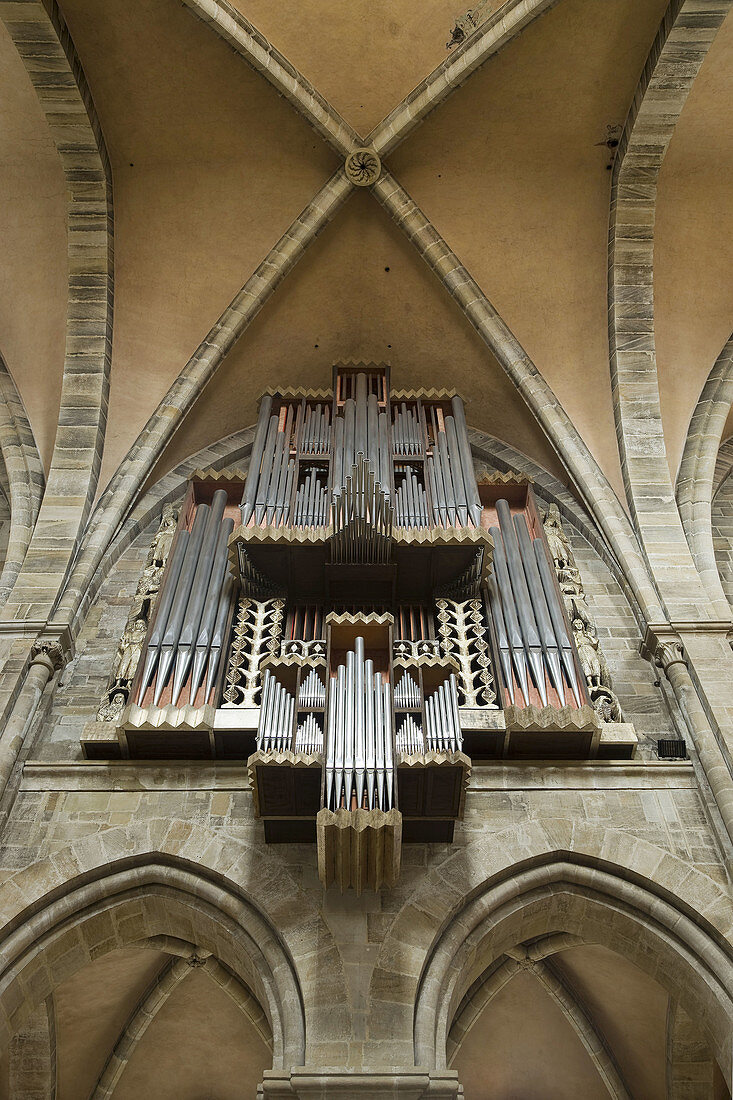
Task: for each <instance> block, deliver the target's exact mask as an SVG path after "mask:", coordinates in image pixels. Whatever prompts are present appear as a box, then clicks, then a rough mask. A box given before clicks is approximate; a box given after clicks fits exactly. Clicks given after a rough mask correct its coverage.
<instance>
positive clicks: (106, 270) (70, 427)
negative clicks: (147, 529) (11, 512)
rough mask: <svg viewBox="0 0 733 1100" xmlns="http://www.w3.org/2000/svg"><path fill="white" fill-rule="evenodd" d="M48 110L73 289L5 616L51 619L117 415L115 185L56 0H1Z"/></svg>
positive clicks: (1, 10) (1, 11)
mask: <svg viewBox="0 0 733 1100" xmlns="http://www.w3.org/2000/svg"><path fill="white" fill-rule="evenodd" d="M0 18H2V19H3V21H4V22H5V25H6V27H7V29H8V32H9V33H10V36H11V38H12V40H13V42H14V44H15V46H16V48H17V50H18V53H19V54H20V56H21V58H22V60H23V63H24V65H25V67H26V70H27V72H28V75H29V77H30V80H31V82H32V84H33V86H34V88H35V90H36V93H37V95H38V99H39V101H40V104H41V107H42V108H43V110H44V113H45V115H46V120H47V122H48V126H49V129H50V131H51V135H52V137H53V139H54V142H55V144H56V148H57V150H58V153H59V156H60V157H61V164H62V167H63V170H64V176H65V179H66V186H67V191H68V215H67V231H68V258H69V294H68V308H67V319H66V351H65V360H64V372H63V383H62V389H61V406H60V409H59V421H58V429H57V433H56V442H55V444H54V450H53V456H52V459H51V469H50V472H49V476H48V483H47V485H46V491H45V494H44V498H43V503H42V505H41V509H40V512H39V515H38V521H37V523H36V525H35V529H34V531H33V535H32V537H31V540H30V545H29V547H28V552H27V555H26V559H25V563H24V566H23V568H22V569H21V570H20V572H19V575H18V578H17V580H16V583H15V587H14V589H13V592H12V593H11V595H10V597H9V599H8V601H7V603H6V605H5V609H4V613H3V618H6V619H16V618H22V619H24V620H26V619H30V620H37V621H38V620H40V621H43V620H44V619H45V618H46V617H47V615H48V613H49V611H50V610H51V607H52V606H53V603H54V600H55V599H56V597H57V595H58V592H59V590H60V588H61V585H62V584H63V581H64V578H65V576H66V572H67V568H68V564H69V560H70V557H71V555H72V554H73V552H74V550H75V548H76V546H77V544H78V539H79V537H80V534H81V531H82V529H83V527H84V524H85V522H86V520H87V517H88V515H89V512H90V510H91V506H92V501H93V499H94V494H95V492H96V488H97V480H98V477H99V468H100V464H101V457H102V444H103V442H104V434H105V429H106V424H107V400H108V392H109V372H110V358H111V342H112V297H113V266H112V265H113V258H112V232H113V230H112V184H111V179H112V177H111V171H110V166H109V160H108V158H107V151H106V148H105V145H104V139H103V137H102V132H101V129H100V126H99V122H98V119H97V117H96V112H95V110H94V104H93V102H92V97H91V94H90V92H89V89H88V87H87V84H86V80H85V78H84V74H83V72H82V69H81V65H80V63H79V60H78V58H77V56H76V53H75V50H74V45H73V43H72V41H71V38H70V36H69V33H68V30H67V29H66V24H65V23H64V21H63V18H62V16H61V14H60V12H59V10H58V7H57V5H56V3H55V2H51V0H49V2H48V3H43V2H41V0H26V2H25V3H23V4H18V3H12V2H9V0H2V2H0Z"/></svg>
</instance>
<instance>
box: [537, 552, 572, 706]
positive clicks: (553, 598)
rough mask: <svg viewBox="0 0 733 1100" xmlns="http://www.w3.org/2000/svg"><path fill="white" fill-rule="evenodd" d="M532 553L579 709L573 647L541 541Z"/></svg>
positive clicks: (564, 666)
mask: <svg viewBox="0 0 733 1100" xmlns="http://www.w3.org/2000/svg"><path fill="white" fill-rule="evenodd" d="M534 552H535V558H536V561H537V566H538V568H539V571H540V578H541V580H542V587H543V588H544V590H545V596H546V597H547V606H548V607H549V609H550V618H551V619H552V626H553V629H554V631H555V637H556V638H557V642H558V645H559V646H560V660H561V661H562V666H563V669H564V670H565V675H566V676H567V678H568V683H569V684H570V687H571V689H572V692H573V695H574V696H575V702H576V703H577V705H578V706H579V707H580V706H582V704H583V700H582V698H581V693H580V684H579V683H578V674H577V671H576V668H575V661H574V659H573V646H572V642H571V641H570V635H569V634H568V631H567V627H566V626H565V616H564V615H563V612H562V607H561V605H560V602H559V599H558V595H557V590H556V588H555V582H554V580H553V573H552V572H551V566H550V563H549V562H548V560H547V551H546V550H545V547H544V545H543V543H542V540H541V539H535V540H534Z"/></svg>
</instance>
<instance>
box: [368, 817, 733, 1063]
mask: <svg viewBox="0 0 733 1100" xmlns="http://www.w3.org/2000/svg"><path fill="white" fill-rule="evenodd" d="M727 908H728V902H727V892H726V889H725V887H724V886H722V885H720V884H718V883H717V882H714V881H713V880H712V879H711V878H708V876H706V875H703V874H701V873H700V872H697V871H691V870H690V868H689V865H688V864H686V863H684V862H683V861H681V860H679V859H677V858H676V857H675V856H673V855H671V854H670V853H669V852H666V851H664V850H663V849H662V848H660V847H657V846H656V845H654V844H650V843H648V842H647V841H645V840H642V839H640V838H637V837H635V836H633V835H632V834H629V833H626V832H622V831H620V830H615V829H602V828H600V827H598V826H595V825H589V824H588V823H586V822H580V821H578V822H576V823H575V824H574V825H573V824H572V823H571V822H566V821H559V820H553V821H552V822H547V823H546V824H544V825H540V824H539V823H538V822H530V823H528V824H526V825H524V826H523V827H522V828H521V830H519V829H515V828H510V829H506V830H504V831H503V832H501V833H497V834H494V835H493V836H492V837H491V839H490V841H489V840H487V841H480V842H476V843H473V844H469V845H468V846H467V847H466V848H465V849H463V850H462V851H460V852H456V853H455V854H454V855H452V856H449V858H447V859H446V860H445V861H444V862H443V863H442V864H441V865H440V866H439V867H437V868H436V869H435V870H434V871H433V872H432V874H431V875H430V876H428V878H427V879H426V880H425V882H424V883H423V885H422V886H421V887H420V888H419V890H417V891H416V892H415V893H414V894H413V896H412V897H411V898H410V899H409V900H408V901H407V902H406V904H405V905H404V907H403V908H402V910H401V912H400V914H399V916H398V917H397V919H396V920H395V922H394V923H393V925H392V927H391V928H390V930H389V933H388V935H387V937H386V938H385V941H384V943H383V945H382V948H381V950H380V953H379V956H378V959H377V963H376V966H375V970H374V974H373V977H372V984H371V997H372V1003H373V1004H374V1003H375V1002H383V1006H382V1008H381V1009H380V1010H376V1009H375V1008H373V1010H372V1011H373V1012H374V1013H375V1015H380V1014H381V1012H382V1011H383V1012H384V1013H385V1015H386V1016H387V1018H389V1019H390V1021H391V1022H392V1023H393V1022H394V1020H395V1016H396V1015H397V1016H399V1017H400V1018H402V1017H403V1016H404V1017H405V1018H406V1016H407V1014H409V1013H413V1012H414V1058H415V1063H416V1064H417V1065H428V1066H435V1067H436V1068H437V1067H444V1066H445V1063H446V1043H447V1037H448V1031H449V1029H450V1025H451V1023H452V1020H453V1017H454V1016H455V1013H456V1011H457V1009H458V1007H459V1005H460V1002H461V999H462V997H463V995H464V993H465V992H466V990H467V989H468V988H469V987H470V985H471V984H472V982H473V981H475V980H476V979H477V978H478V977H479V976H480V975H481V974H482V973H484V972H485V971H486V970H487V969H488V967H489V966H490V965H491V964H492V962H493V961H494V960H495V959H497V958H499V957H500V956H501V955H503V954H504V953H505V952H506V950H508V949H509V948H512V947H514V946H516V945H517V944H520V943H523V942H524V941H526V940H527V939H531V938H533V937H538V936H542V935H547V934H550V933H571V934H572V935H575V936H578V937H579V938H580V939H582V940H583V941H584V942H594V943H600V944H603V945H604V946H607V947H609V948H610V949H611V950H615V951H617V952H619V953H621V954H623V955H625V956H626V957H628V958H630V959H631V961H632V962H636V963H637V965H639V966H640V967H641V969H642V970H646V972H647V973H651V975H652V976H653V977H655V978H656V980H657V981H658V982H659V983H660V984H661V985H663V986H665V987H666V988H667V989H668V990H669V991H670V993H672V995H673V996H675V997H676V998H677V999H679V1000H680V1002H681V1003H682V1004H683V1005H687V1006H689V1008H690V1010H691V1011H692V1012H693V1013H694V1014H695V1017H696V1018H697V1019H698V1020H699V1022H700V1026H701V1028H702V1029H703V1031H704V1033H705V1035H706V1039H707V1041H708V1043H709V1045H710V1047H711V1049H712V1050H713V1051H714V1052H715V1054H716V1057H717V1058H718V1060H719V1062H720V1065H721V1068H722V1069H723V1072H724V1073H725V1074H726V1075H727V1076H728V1079H730V1074H731V1063H730V1058H731V1053H730V1051H731V1036H733V950H732V949H731V946H730V943H729V942H728V941H727V937H728V936H729V935H730V927H729V922H728V918H727V917H726V916H725V915H724V914H725V911H726V909H727ZM396 976H397V979H399V980H398V981H397V980H396ZM395 988H398V990H399V993H398V995H396V994H395ZM381 1038H383V1037H382V1036H381V1035H379V1034H377V1035H375V1036H374V1039H375V1041H379V1039H381Z"/></svg>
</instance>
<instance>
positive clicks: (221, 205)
mask: <svg viewBox="0 0 733 1100" xmlns="http://www.w3.org/2000/svg"><path fill="white" fill-rule="evenodd" d="M62 8H63V13H64V16H65V18H66V19H67V22H68V25H69V28H70V31H71V34H72V37H73V39H74V43H75V45H76V48H77V51H78V53H79V55H80V58H81V61H82V64H83V66H84V70H85V73H86V75H87V79H88V81H89V84H90V87H91V89H92V93H93V96H94V101H95V104H96V107H97V111H98V114H99V116H100V119H101V124H102V129H103V132H104V135H105V140H106V142H107V146H108V149H109V154H110V158H111V161H112V166H113V178H114V204H115V207H114V215H115V318H114V344H113V358H112V382H111V392H110V412H109V421H108V427H107V438H106V442H105V450H104V460H103V470H102V478H101V484H102V485H103V484H104V483H105V482H106V481H107V480H108V478H109V476H110V475H111V474H112V473H113V472H114V469H115V468H116V467H117V465H118V463H119V462H120V460H121V459H122V458H123V457H124V455H125V453H126V452H127V450H128V449H129V447H130V446H131V444H132V443H133V442H134V440H135V438H136V437H137V435H138V433H139V431H140V429H141V428H142V427H143V425H144V424H145V422H146V420H147V419H148V417H149V416H150V415H151V413H153V412H154V410H155V408H156V406H157V405H158V402H159V401H160V399H161V398H162V397H163V395H164V394H165V392H166V390H167V389H168V387H169V385H170V384H171V383H172V382H173V380H174V379H175V378H176V376H177V375H178V374H179V372H180V371H181V370H182V368H183V367H184V366H185V364H186V362H187V360H188V359H189V357H190V356H191V355H192V353H193V352H194V351H195V350H196V348H197V347H198V345H199V343H200V342H201V340H202V339H203V338H204V336H205V335H206V333H207V332H208V331H209V329H210V328H211V326H212V325H213V324H214V322H215V321H216V320H217V318H218V317H219V316H220V314H221V313H222V311H223V310H224V309H225V308H226V306H227V305H228V304H229V302H230V301H231V299H232V298H233V297H234V295H235V294H236V293H237V292H238V291H239V289H240V288H241V286H242V285H243V283H244V282H245V281H246V280H247V278H248V277H249V276H250V274H251V273H252V271H253V270H254V269H255V268H256V267H257V265H258V264H259V263H260V261H261V260H262V259H263V258H264V257H265V256H266V255H267V252H268V251H269V249H270V248H271V247H272V245H273V244H274V243H275V242H276V241H277V240H278V238H279V237H280V236H281V235H282V234H283V232H284V231H285V230H286V229H287V227H288V226H289V225H290V223H291V222H292V221H293V219H294V218H295V217H296V216H297V215H298V214H299V213H300V211H301V210H302V209H303V207H304V206H305V205H306V204H307V203H308V202H309V201H310V199H311V198H312V196H313V195H314V194H315V192H316V191H317V190H318V189H319V188H320V187H321V186H322V184H323V183H324V182H325V181H326V179H327V178H328V177H329V175H330V174H331V173H332V172H333V170H334V168H335V167H336V163H337V162H336V159H335V157H334V156H333V154H332V153H330V152H329V151H328V150H327V149H326V147H325V146H324V144H323V142H322V141H321V139H320V138H319V137H317V136H316V135H315V134H314V133H313V132H312V131H311V130H310V128H309V127H308V126H307V125H306V123H305V122H303V121H302V120H301V119H300V118H299V117H298V116H297V114H296V113H295V111H293V109H292V108H291V107H290V106H289V105H288V104H287V103H286V101H285V100H284V99H282V98H280V97H279V96H277V95H276V94H275V92H274V91H273V90H272V88H270V87H269V85H268V84H267V83H266V82H265V81H264V80H263V79H262V77H260V76H259V75H258V74H256V73H255V72H254V71H253V70H252V69H250V67H249V66H248V65H246V64H245V63H244V62H243V61H242V60H241V59H240V58H239V57H237V56H236V55H235V54H234V53H233V51H231V50H230V49H229V48H228V47H227V46H226V45H225V44H224V42H222V41H221V40H220V39H219V38H218V37H217V36H216V35H215V34H213V33H212V31H211V30H210V29H209V28H208V27H207V26H205V24H203V23H202V22H200V21H199V20H198V19H196V18H195V17H194V16H193V15H192V14H191V13H190V11H188V10H187V9H186V8H184V7H183V6H182V5H181V4H179V3H176V2H175V0H126V2H125V4H114V5H107V4H99V3H98V2H97V0H62ZM270 338H271V339H272V340H276V339H277V334H276V333H274V332H273V333H271V337H270ZM239 426H240V427H243V426H244V425H239ZM215 438H218V436H217V437H215Z"/></svg>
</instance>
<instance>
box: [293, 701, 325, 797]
mask: <svg viewBox="0 0 733 1100" xmlns="http://www.w3.org/2000/svg"><path fill="white" fill-rule="evenodd" d="M295 751H296V752H305V753H313V752H322V751H323V734H322V732H321V727H320V726H319V725H318V722H317V720H316V718H315V716H314V715H312V714H307V715H306V716H305V718H304V719H303V721H302V722H301V723H300V725H299V726H298V731H297V733H296V735H295ZM331 776H332V779H331V782H333V769H331Z"/></svg>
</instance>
